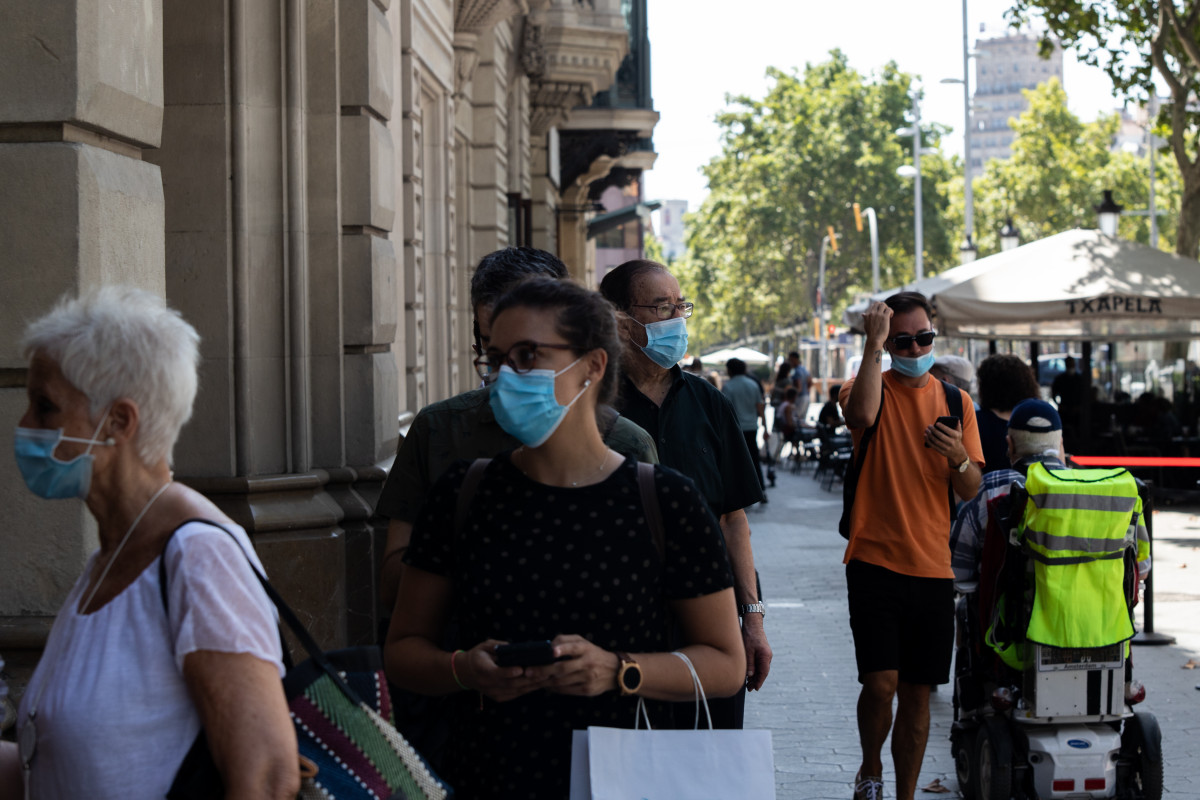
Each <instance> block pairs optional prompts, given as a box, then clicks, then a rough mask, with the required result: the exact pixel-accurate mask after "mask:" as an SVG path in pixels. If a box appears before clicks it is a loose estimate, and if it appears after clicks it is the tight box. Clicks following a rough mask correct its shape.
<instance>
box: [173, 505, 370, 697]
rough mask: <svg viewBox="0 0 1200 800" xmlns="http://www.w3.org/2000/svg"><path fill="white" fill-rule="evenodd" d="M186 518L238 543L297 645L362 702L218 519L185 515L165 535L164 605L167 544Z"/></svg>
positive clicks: (346, 692) (285, 651)
mask: <svg viewBox="0 0 1200 800" xmlns="http://www.w3.org/2000/svg"><path fill="white" fill-rule="evenodd" d="M189 522H202V523H204V524H206V525H211V526H213V527H214V528H219V529H220V530H222V531H224V532H225V533H226V534H227V535H228V536H229V538H230V539H233V542H234V544H235V545H237V548H238V550H239V551H241V553H242V555H243V556H245V558H246V562H247V563H248V564H249V565H250V570H251V571H252V572H253V573H254V576H255V577H256V578H258V582H259V583H260V584H262V588H263V591H264V592H266V593H267V597H268V598H270V600H271V602H272V603H274V604H275V609H276V610H277V611H278V612H279V619H280V620H282V622H283V623H284V624H286V625H287V627H288V629H289V630H290V631H291V632H292V635H293V636H295V637H296V640H297V641H298V642H300V646H301V647H303V648H304V651H305V652H306V653H308V657H309V658H310V659H312V661H313V663H314V664H316V665H317V666H318V667H320V668H321V671H322V672H324V673H325V674H326V675H328V676H329V678H330V680H332V681H333V682H334V684H335V685H336V686H337V688H338V689H339V690H340V691H341V692H342V694H344V695H346V697H347V698H349V700H350V702H352V703H354V705H356V706H361V705H363V701H362V699H361V698H359V696H358V694H357V693H356V692H355V691H354V690H353V689H351V688H350V686H349V685H348V684H347V683H346V681H345V680H343V679H342V676H341V674H340V673H338V671H337V669H336V668H335V667H334V666H333V664H331V663H330V662H329V659H328V658H326V657H325V651H324V650H322V649H321V646H320V645H318V644H317V641H316V639H314V638H312V634H310V633H309V632H308V629H307V628H305V627H304V624H303V623H302V622H300V618H299V617H297V616H296V612H294V611H292V608H291V606H289V605H288V604H287V602H286V601H284V599H283V597H282V596H281V595H280V594H279V592H277V591H275V587H274V586H272V585H271V583H270V582H269V581H268V580H267V576H265V575H263V574H262V573H261V572H259V570H258V567H256V566H255V565H254V562H253V561H251V560H250V556H249V555H248V554H247V553H246V551H245V550H243V549H242V543H241V542H239V541H238V538H237V536H235V535H234V534H233V531H231V530H229V529H228V528H226V527H225V526H224V525H221V524H220V523H218V522H213V521H212V520H208V519H199V518H196V519H188V520H184V521H183V522H182V523H181V524H180V525H179V526H178V527H177V528H175V530H173V531H171V535H170V536H169V537H168V538H167V542H166V544H165V545H163V553H162V556H161V557H160V559H159V563H158V570H159V572H158V574H159V590H160V592H161V593H162V599H163V609H164V610H168V611H169V606H168V605H167V589H166V586H167V567H166V554H167V546H168V545H170V543H171V539H173V538H174V537H175V534H176V533H177V532H178V531H179V528H182V527H183V526H184V525H187V524H188V523H189ZM280 642H281V644H283V658H284V662H285V664H286V666H287V667H288V670H289V671H290V670H291V666H292V665H291V659H290V658H289V657H288V649H287V645H286V643H285V642H283V632H282V630H281V631H280Z"/></svg>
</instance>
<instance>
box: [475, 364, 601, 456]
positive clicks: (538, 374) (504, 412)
mask: <svg viewBox="0 0 1200 800" xmlns="http://www.w3.org/2000/svg"><path fill="white" fill-rule="evenodd" d="M581 360H582V357H580V358H577V359H575V360H574V361H572V362H571V363H570V364H568V365H567V366H565V367H563V368H562V369H560V370H559V371H558V372H555V371H554V370H552V369H531V370H529V372H517V371H516V370H514V369H513V368H512V367H510V366H508V365H507V364H504V365H503V366H501V367H500V373H499V375H497V376H496V382H495V383H493V384H492V388H491V393H490V395H489V397H488V403H489V404H490V405H491V407H492V413H494V414H495V415H496V422H499V423H500V427H501V428H503V429H504V431H505V433H507V434H509V435H510V436H513V437H515V438H516V439H517V440H518V441H519V442H520V443H521V444H523V445H525V446H526V447H538V446H540V445H541V444H543V443H544V442H545V441H546V440H547V439H549V438H550V436H551V434H553V433H554V431H556V430H557V429H558V426H559V425H560V424H561V423H562V421H563V418H564V417H566V416H567V411H569V410H570V409H571V406H573V405H575V401H576V400H578V399H579V398H580V397H583V393H584V392H586V391H587V388H588V387H589V386H591V385H592V382H591V381H590V380H588V381H586V382H584V384H583V388H582V389H580V390H579V394H577V395H575V397H574V398H573V399H572V400H571V402H569V403H567V404H566V405H565V406H564V405H561V404H559V402H558V398H557V397H555V396H554V379H555V378H557V377H558V376H559V375H562V374H563V373H564V372H566V371H567V370H569V369H570V368H571V367H573V366H575V365H576V364H578V363H579V362H580V361H581Z"/></svg>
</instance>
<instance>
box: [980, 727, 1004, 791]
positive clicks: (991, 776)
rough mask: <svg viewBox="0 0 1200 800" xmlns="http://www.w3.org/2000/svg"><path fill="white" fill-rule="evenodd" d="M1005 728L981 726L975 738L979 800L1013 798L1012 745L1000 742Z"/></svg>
mask: <svg viewBox="0 0 1200 800" xmlns="http://www.w3.org/2000/svg"><path fill="white" fill-rule="evenodd" d="M1002 730H1003V728H1000V727H996V728H989V726H987V725H981V726H980V728H979V733H978V734H976V736H975V780H976V786H977V787H978V793H977V794H976V798H978V800H1009V798H1011V797H1012V756H1011V753H1012V744H1011V742H1008V741H999V740H998V739H999V738H1000V737H1006V736H1007V732H1005V733H1001V734H997V731H1002Z"/></svg>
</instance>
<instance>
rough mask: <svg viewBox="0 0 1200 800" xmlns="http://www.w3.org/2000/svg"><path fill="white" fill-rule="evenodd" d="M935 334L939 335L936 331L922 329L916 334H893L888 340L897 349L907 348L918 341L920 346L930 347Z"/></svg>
mask: <svg viewBox="0 0 1200 800" xmlns="http://www.w3.org/2000/svg"><path fill="white" fill-rule="evenodd" d="M935 336H937V333H936V332H934V331H921V332H920V333H918V334H917V335H916V336H912V335H910V334H907V333H902V334H900V335H899V336H893V337H892V338H891V339H889V340H888V341H890V342H891V343H892V347H894V348H896V349H897V350H907V349H908V348H910V347H912V346H913V342H916V343H917V346H918V347H929V345H931V344H933V339H934V337H935Z"/></svg>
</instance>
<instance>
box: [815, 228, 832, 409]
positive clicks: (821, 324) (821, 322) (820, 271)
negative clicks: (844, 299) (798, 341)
mask: <svg viewBox="0 0 1200 800" xmlns="http://www.w3.org/2000/svg"><path fill="white" fill-rule="evenodd" d="M827 247H829V237H828V236H824V237H822V238H821V258H820V260H819V261H818V262H817V265H818V266H817V334H818V336H817V341H818V342H820V350H819V351H818V353H817V359H818V360H817V369H818V370H819V371H820V373H821V381H822V383H821V386H822V387H824V386H825V385H826V383H828V381H826V377H827V376H826V375H825V359H826V356H827V347H828V341H827V340H826V338H825V249H826V248H827Z"/></svg>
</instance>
